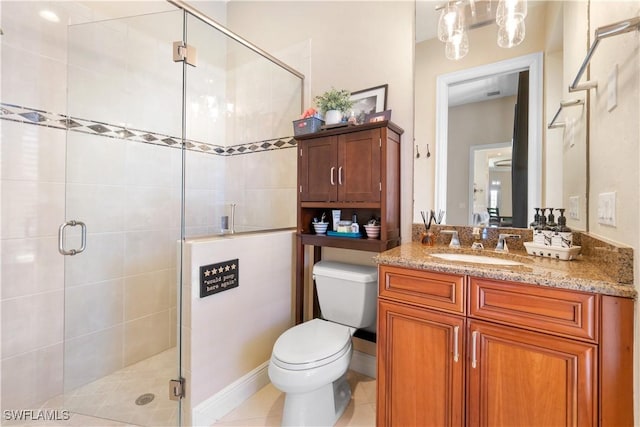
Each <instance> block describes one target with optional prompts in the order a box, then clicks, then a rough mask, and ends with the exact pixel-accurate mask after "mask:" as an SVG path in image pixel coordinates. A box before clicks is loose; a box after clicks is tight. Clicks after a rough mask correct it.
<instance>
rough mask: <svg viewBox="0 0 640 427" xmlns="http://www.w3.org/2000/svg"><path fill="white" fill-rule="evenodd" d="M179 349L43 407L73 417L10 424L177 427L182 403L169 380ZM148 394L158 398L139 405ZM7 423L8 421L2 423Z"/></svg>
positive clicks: (127, 369)
mask: <svg viewBox="0 0 640 427" xmlns="http://www.w3.org/2000/svg"><path fill="white" fill-rule="evenodd" d="M176 372H177V354H176V348H172V349H169V350H166V351H164V352H162V353H159V354H157V355H155V356H152V357H150V358H148V359H145V360H143V361H140V362H138V363H136V364H133V365H130V366H127V367H126V368H123V369H120V370H118V371H116V372H114V373H113V374H111V375H108V376H106V377H103V378H100V379H99V380H96V381H94V382H92V383H89V384H86V385H84V386H82V387H79V388H77V389H76V390H73V391H71V392H68V393H66V394H65V395H60V396H56V397H55V398H53V399H51V400H49V401H47V402H45V403H44V404H43V405H42V406H41V408H40V409H64V410H68V411H69V412H70V419H69V420H60V421H31V422H27V423H15V422H11V423H7V424H6V425H13V426H51V427H57V426H64V427H71V426H74V427H75V426H92V427H93V426H95V427H98V426H100V427H107V426H109V427H116V426H118V427H119V426H149V427H152V426H153V427H156V426H175V425H176V424H177V421H178V403H177V402H175V401H172V400H169V384H168V379H169V378H173V377H175V376H176ZM144 393H153V394H154V395H155V397H154V399H153V400H152V401H151V402H149V403H148V404H146V405H142V406H140V405H136V403H135V401H136V399H137V398H138V397H139V396H140V395H142V394H144ZM2 424H3V425H5V423H2Z"/></svg>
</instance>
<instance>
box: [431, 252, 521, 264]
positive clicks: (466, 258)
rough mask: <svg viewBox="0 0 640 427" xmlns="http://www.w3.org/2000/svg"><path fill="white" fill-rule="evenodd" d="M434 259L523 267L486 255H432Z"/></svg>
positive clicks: (515, 262)
mask: <svg viewBox="0 0 640 427" xmlns="http://www.w3.org/2000/svg"><path fill="white" fill-rule="evenodd" d="M430 255H431V256H433V257H436V258H440V259H444V260H447V261H461V262H473V263H477V264H493V265H522V263H521V262H518V261H512V260H510V259H503V258H493V257H490V256H484V255H471V254H452V253H442V254H430Z"/></svg>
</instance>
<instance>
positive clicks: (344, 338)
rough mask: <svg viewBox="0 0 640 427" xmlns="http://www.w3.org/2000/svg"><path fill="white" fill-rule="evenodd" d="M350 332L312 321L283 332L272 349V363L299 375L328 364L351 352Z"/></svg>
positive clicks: (327, 323)
mask: <svg viewBox="0 0 640 427" xmlns="http://www.w3.org/2000/svg"><path fill="white" fill-rule="evenodd" d="M351 334H352V328H349V327H348V326H344V325H340V324H338V323H332V322H328V321H326V320H322V319H313V320H310V321H308V322H305V323H302V324H300V325H297V326H294V327H293V328H291V329H289V330H287V331H285V332H284V333H283V334H282V335H280V337H279V338H278V340H277V341H276V343H275V345H274V346H273V354H272V359H271V360H272V361H273V363H274V364H276V365H277V366H279V367H280V368H282V369H288V370H293V371H300V370H306V369H313V368H317V367H319V366H323V365H326V364H329V363H331V362H333V361H335V360H337V359H339V358H340V357H342V356H343V355H344V354H345V353H347V352H349V351H350V350H351Z"/></svg>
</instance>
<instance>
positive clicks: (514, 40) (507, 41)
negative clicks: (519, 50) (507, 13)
mask: <svg viewBox="0 0 640 427" xmlns="http://www.w3.org/2000/svg"><path fill="white" fill-rule="evenodd" d="M524 36H525V26H524V21H520V22H515V21H507V22H506V24H505V25H504V26H502V27H500V28H498V46H500V47H504V48H510V47H514V46H518V45H519V44H520V43H522V42H523V41H524Z"/></svg>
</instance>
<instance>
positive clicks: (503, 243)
mask: <svg viewBox="0 0 640 427" xmlns="http://www.w3.org/2000/svg"><path fill="white" fill-rule="evenodd" d="M510 237H513V238H514V239H519V238H520V235H519V234H499V235H498V244H497V245H496V252H509V248H508V247H507V240H506V239H508V238H510Z"/></svg>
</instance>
